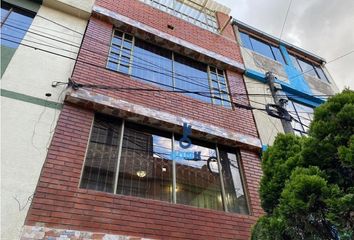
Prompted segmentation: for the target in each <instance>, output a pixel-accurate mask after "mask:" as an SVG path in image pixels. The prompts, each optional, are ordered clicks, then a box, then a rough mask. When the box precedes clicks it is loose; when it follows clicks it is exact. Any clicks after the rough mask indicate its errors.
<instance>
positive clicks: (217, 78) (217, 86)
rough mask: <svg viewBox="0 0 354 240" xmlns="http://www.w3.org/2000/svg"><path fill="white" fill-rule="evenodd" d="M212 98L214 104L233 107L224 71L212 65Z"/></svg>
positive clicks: (210, 69)
mask: <svg viewBox="0 0 354 240" xmlns="http://www.w3.org/2000/svg"><path fill="white" fill-rule="evenodd" d="M209 71H210V81H211V88H212V91H211V92H212V96H213V98H212V100H213V103H214V104H217V105H222V106H225V107H230V108H231V99H230V95H229V90H228V86H227V81H226V77H225V73H224V71H221V70H219V69H217V68H214V67H210V68H209Z"/></svg>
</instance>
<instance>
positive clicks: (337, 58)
mask: <svg viewBox="0 0 354 240" xmlns="http://www.w3.org/2000/svg"><path fill="white" fill-rule="evenodd" d="M22 30H24V29H22ZM24 31H25V30H24ZM32 33H33V32H32ZM33 34H36V33H33ZM43 37H45V36H43ZM50 39H51V40H55V39H52V38H50ZM61 42H62V41H61ZM62 43H65V42H62ZM65 44H67V43H65ZM71 46H73V45H71ZM107 46H110V45H107ZM76 47H78V46H76ZM82 49H84V50H86V51H90V52H92V53H96V54H100V55H101V56H105V57H107V56H106V55H102V54H101V53H99V52H95V51H92V50H89V49H86V48H82ZM59 50H64V51H66V50H65V49H62V48H59ZM67 51H69V52H72V51H70V50H67ZM352 52H353V51H352ZM352 52H350V53H352ZM247 53H248V52H247ZM350 53H347V54H345V55H343V56H342V57H344V56H346V55H348V54H350ZM248 54H250V53H248ZM145 55H147V54H145ZM134 57H135V58H138V59H141V60H143V61H145V62H148V61H146V59H143V58H139V57H137V56H134ZM111 58H112V57H111ZM339 58H340V57H338V58H337V59H339ZM113 59H116V60H118V59H117V58H113ZM335 60H336V59H335ZM121 61H122V60H121ZM123 62H125V63H127V64H128V63H130V62H129V61H124V60H123ZM148 63H149V62H148ZM151 64H153V63H151ZM131 65H132V66H135V67H140V69H142V70H149V71H151V69H150V68H144V67H142V66H141V65H136V64H131ZM155 66H156V67H158V68H161V66H158V65H155ZM309 71H312V69H310V70H309ZM154 72H155V73H158V74H162V75H165V76H169V77H171V75H166V74H165V73H163V72H158V71H154ZM306 72H308V71H306ZM306 72H304V73H306ZM302 74H303V73H302ZM302 74H299V75H297V76H300V75H302ZM181 76H183V77H186V78H188V76H184V75H181ZM297 76H294V77H297ZM197 78H198V77H197ZM201 79H202V78H201ZM178 80H181V81H185V82H188V81H186V80H184V79H178ZM191 80H193V81H194V80H195V79H191ZM188 83H190V84H194V85H197V86H201V87H205V86H203V85H199V84H196V83H193V82H188ZM259 84H262V83H259ZM221 94H222V93H221ZM236 94H238V95H240V94H239V93H236ZM230 95H231V96H233V95H234V94H230ZM245 95H253V96H256V95H259V96H263V95H269V96H271V94H245ZM283 96H290V94H284V95H283ZM293 96H297V95H295V94H294V95H293ZM309 96H323V97H325V96H333V95H325V94H319V95H309Z"/></svg>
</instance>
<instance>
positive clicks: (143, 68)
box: [5, 17, 354, 97]
mask: <svg viewBox="0 0 354 240" xmlns="http://www.w3.org/2000/svg"><path fill="white" fill-rule="evenodd" d="M42 18H44V19H47V18H45V17H42ZM50 21H51V22H53V23H56V22H55V21H52V20H50ZM5 25H9V24H6V23H5ZM58 25H59V26H62V27H64V28H66V29H69V30H72V31H73V32H75V33H78V34H80V35H83V36H84V34H82V33H80V32H77V31H75V30H73V29H71V28H69V27H66V26H63V25H61V24H58ZM9 26H11V27H14V28H17V29H20V30H23V31H27V30H26V29H21V28H18V27H15V26H13V25H9ZM29 32H31V31H29ZM31 33H33V34H37V33H35V32H33V31H32V32H31ZM37 35H39V36H42V37H45V38H48V39H51V40H54V41H59V42H61V43H64V44H69V45H70V46H74V47H77V48H80V47H79V46H76V45H73V44H70V43H67V42H64V41H60V40H56V39H53V38H50V37H47V36H44V35H41V34H37ZM86 37H88V38H92V37H91V36H88V35H85V38H86ZM92 39H94V38H92ZM94 40H95V42H98V43H101V44H104V45H105V46H109V47H110V46H111V45H109V44H106V43H103V42H102V41H97V39H94ZM66 41H68V42H71V41H69V40H66ZM237 45H239V46H240V44H238V43H237ZM81 49H83V50H86V51H89V52H92V53H95V54H99V55H101V56H104V57H108V56H107V55H103V54H102V53H101V52H96V51H92V50H90V49H87V48H83V47H82V48H81ZM59 50H64V49H59ZM64 51H65V50H64ZM352 52H354V50H353V51H351V52H349V53H346V54H344V55H342V56H339V57H337V58H335V59H333V60H332V61H330V62H333V61H336V60H338V59H340V58H342V57H344V56H346V55H349V54H351V53H352ZM246 53H248V54H249V55H250V56H251V57H252V58H253V59H254V60H255V61H256V59H255V58H254V56H253V55H251V54H250V53H249V52H248V51H246ZM142 55H144V54H142ZM145 55H147V54H145ZM149 57H150V55H149ZM134 58H137V59H140V60H143V61H144V62H147V63H149V64H151V65H152V66H154V67H156V68H160V69H161V68H162V67H161V66H159V65H156V64H154V63H151V62H149V61H147V59H145V58H140V57H138V56H135V55H134ZM113 59H116V58H114V57H113ZM117 60H118V59H117ZM123 61H124V60H123ZM330 62H328V63H330ZM126 63H128V62H126ZM132 65H133V66H138V67H140V69H142V70H149V71H151V69H150V68H145V67H142V66H141V65H138V64H132ZM162 69H163V68H162ZM167 71H170V70H167ZM309 71H312V69H310V70H308V71H305V72H303V73H301V74H299V75H296V76H293V77H292V78H296V77H298V76H301V75H303V74H304V73H307V72H309ZM154 72H155V73H158V74H162V75H165V76H169V77H171V75H167V74H165V73H163V72H159V71H156V70H155V71H154ZM177 75H180V76H183V77H185V78H187V79H190V77H189V76H185V75H181V74H178V73H177ZM292 78H289V79H292ZM201 79H202V78H201ZM178 80H181V81H184V82H187V83H190V84H193V85H196V86H200V87H203V88H206V87H205V86H203V85H200V84H196V83H195V82H189V81H187V80H185V79H180V78H179V79H178ZM190 80H192V81H195V79H190ZM245 82H246V81H245ZM259 84H262V83H259ZM236 94H238V93H236ZM230 95H233V94H230ZM245 95H253V96H256V95H259V96H263V95H261V94H245ZM264 96H267V95H264ZM268 96H271V94H268ZM284 96H291V95H290V94H285V95H284ZM293 96H297V95H296V94H293ZM308 96H316V97H317V96H318V97H320V96H323V97H325V96H333V95H325V94H321V95H308Z"/></svg>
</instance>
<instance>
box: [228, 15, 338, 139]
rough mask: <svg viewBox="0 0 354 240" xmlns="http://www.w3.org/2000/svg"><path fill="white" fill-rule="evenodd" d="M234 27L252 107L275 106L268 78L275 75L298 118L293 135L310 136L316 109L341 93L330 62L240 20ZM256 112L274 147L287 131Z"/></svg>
mask: <svg viewBox="0 0 354 240" xmlns="http://www.w3.org/2000/svg"><path fill="white" fill-rule="evenodd" d="M233 26H234V30H235V34H236V38H237V40H238V42H239V45H240V48H241V53H242V57H243V60H244V64H245V69H246V70H245V74H244V80H245V83H246V87H247V91H248V98H249V100H250V103H251V105H252V106H253V107H256V108H264V107H265V105H266V104H272V103H274V99H273V97H272V95H271V91H270V89H269V84H268V83H267V80H266V76H265V74H266V73H267V72H272V73H273V74H274V75H275V77H276V83H277V88H279V90H278V91H280V92H279V93H278V94H279V95H281V97H282V98H284V99H285V100H287V101H288V103H287V105H286V106H287V110H288V111H289V113H290V114H291V116H292V117H293V118H294V119H295V120H292V122H291V124H292V127H293V133H294V134H297V135H306V134H307V131H308V126H309V124H310V122H311V120H312V118H313V109H314V108H315V107H317V106H318V105H320V104H321V103H323V102H324V101H325V100H326V99H327V98H328V97H329V96H331V95H333V94H335V93H337V92H338V88H337V86H336V85H335V83H334V81H333V79H332V78H331V76H330V74H329V73H328V71H327V70H326V68H325V63H326V61H325V60H324V59H323V58H321V57H319V56H316V55H315V54H312V53H310V52H308V51H306V50H303V49H300V48H298V47H296V46H294V45H292V44H289V43H286V42H284V41H279V39H277V38H275V37H272V36H270V35H268V34H266V33H264V32H262V31H259V30H257V29H255V28H253V27H251V26H249V25H247V24H245V23H242V22H240V21H238V20H234V21H233ZM239 97H242V96H239ZM244 97H247V96H244ZM253 113H254V118H255V120H256V123H257V128H258V132H259V135H260V138H261V140H262V143H263V144H264V145H271V144H272V143H273V141H274V138H275V136H276V135H277V134H278V133H279V132H280V133H283V132H284V129H283V126H282V124H281V121H280V120H279V119H277V118H274V117H271V116H269V115H268V114H267V113H266V112H264V111H260V110H253Z"/></svg>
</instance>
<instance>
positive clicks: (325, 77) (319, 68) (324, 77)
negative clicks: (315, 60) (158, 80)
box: [315, 66, 328, 81]
mask: <svg viewBox="0 0 354 240" xmlns="http://www.w3.org/2000/svg"><path fill="white" fill-rule="evenodd" d="M315 68H316V72H317V74H318V76H319V77H320V79H322V80H324V81H328V78H327V76H326V74H325V73H324V71H323V69H322V68H321V67H320V66H315Z"/></svg>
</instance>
